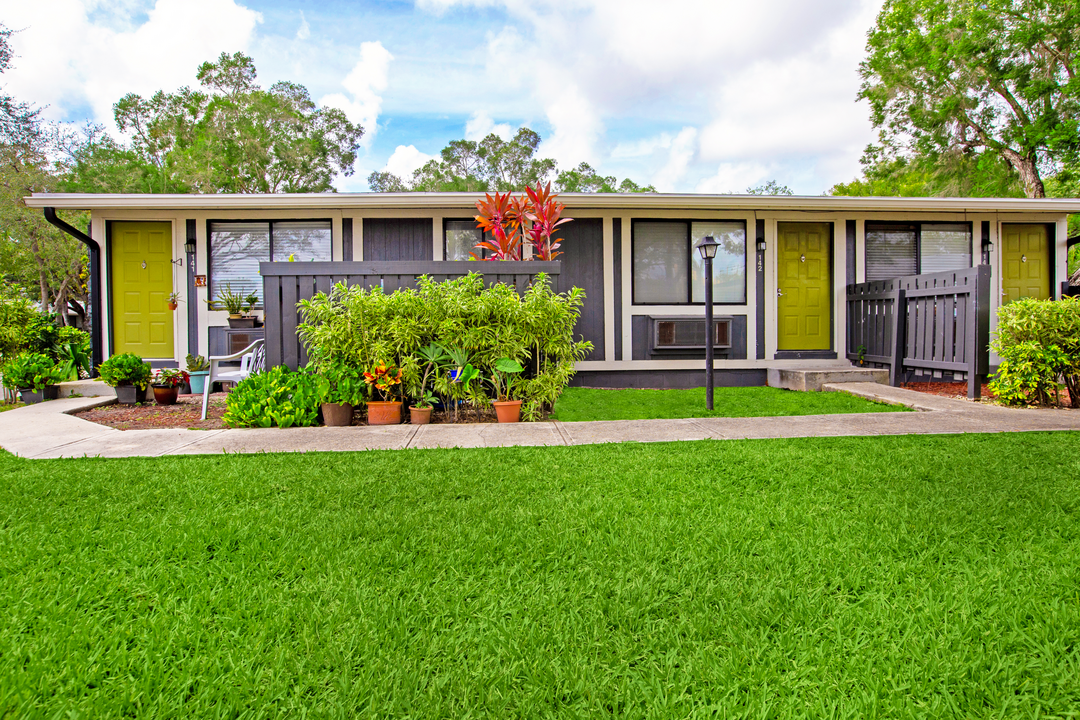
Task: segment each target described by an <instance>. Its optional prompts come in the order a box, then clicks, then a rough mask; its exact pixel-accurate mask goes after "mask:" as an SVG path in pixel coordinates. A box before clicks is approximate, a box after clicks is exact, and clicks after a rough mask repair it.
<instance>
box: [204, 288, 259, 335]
mask: <svg viewBox="0 0 1080 720" xmlns="http://www.w3.org/2000/svg"><path fill="white" fill-rule="evenodd" d="M248 297H250V295H241V294H240V293H238V292H233V289H232V286H231V285H230V284H229V283H225V284H224V285H223V286H221V288H220V289H219V290H218V294H217V297H216V298H214V299H213V300H207V301H206V304H207V305H209V306H210V309H211V310H224V311H225V312H227V313H229V327H231V328H250V327H255V319H254V318H246V317H244V307H245V305H247V299H248ZM256 299H258V298H256Z"/></svg>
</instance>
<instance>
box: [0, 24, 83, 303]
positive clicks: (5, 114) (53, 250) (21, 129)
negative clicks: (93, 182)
mask: <svg viewBox="0 0 1080 720" xmlns="http://www.w3.org/2000/svg"><path fill="white" fill-rule="evenodd" d="M11 33H12V31H11V30H9V29H8V28H7V27H5V26H3V25H2V24H0V73H2V72H4V71H6V70H7V69H8V68H10V67H11V62H12V59H13V57H14V55H13V53H12V51H11V46H10V45H9V44H8V39H9V38H10V37H11ZM52 140H53V135H52V134H51V133H49V132H47V129H46V128H45V127H44V126H43V124H42V122H41V119H40V116H39V111H38V110H36V109H35V108H33V107H31V106H30V105H28V104H26V103H22V102H18V101H17V100H15V99H14V98H12V97H10V96H6V95H4V96H0V274H2V280H3V282H4V283H5V285H7V286H9V287H10V286H17V287H21V288H23V289H25V290H27V291H29V292H34V289H36V293H35V294H36V295H37V297H38V299H39V302H40V305H41V309H42V310H43V311H49V310H51V309H54V308H55V309H56V310H58V311H62V312H61V313H60V316H61V318H62V319H63V320H65V321H66V319H67V311H68V310H73V311H74V312H75V313H76V314H78V315H80V316H82V317H83V318H85V315H86V313H85V310H84V308H85V306H86V294H87V288H86V255H85V252H84V249H83V246H82V245H81V244H79V243H78V242H77V241H75V240H74V239H72V238H70V237H68V236H67V235H65V234H64V233H62V232H60V231H59V230H57V229H56V228H54V227H53V226H51V225H49V224H48V223H47V222H46V221H45V218H44V217H43V216H42V214H41V212H40V211H38V210H31V209H30V208H27V207H26V204H25V202H24V198H25V197H26V196H27V195H29V194H31V193H33V192H43V191H47V190H52V189H54V188H55V178H54V177H53V175H52V174H51V172H50V169H51V168H50V163H49V158H48V150H49V149H50V143H51V141H52ZM76 222H78V221H76Z"/></svg>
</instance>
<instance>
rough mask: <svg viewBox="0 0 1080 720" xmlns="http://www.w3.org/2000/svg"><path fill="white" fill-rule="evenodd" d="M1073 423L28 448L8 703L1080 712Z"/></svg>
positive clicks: (576, 711)
mask: <svg viewBox="0 0 1080 720" xmlns="http://www.w3.org/2000/svg"><path fill="white" fill-rule="evenodd" d="M1077 440H1078V438H1077V434H1076V433H1054V434H1051V433H1046V434H1003V435H969V436H940V437H912V436H908V437H879V438H815V439H797V440H769V441H721V442H718V441H703V442H696V443H669V444H623V445H602V446H586V447H556V448H507V449H489V450H422V451H404V452H401V451H399V452H392V451H388V452H381V451H372V452H365V453H339V454H333V453H327V454H311V455H248V456H235V455H233V456H214V457H180V458H156V459H129V460H100V459H84V460H62V461H25V460H19V459H15V458H12V457H11V456H7V455H0V717H12V718H15V717H65V718H66V717H114V716H122V715H125V716H126V715H131V716H139V717H155V718H174V717H175V718H180V717H183V718H188V717H225V716H228V717H238V716H244V717H253V718H254V717H264V716H279V715H286V714H287V715H297V716H299V715H301V713H302V712H303V711H306V712H307V713H308V714H310V715H312V716H317V717H342V718H350V717H412V718H427V717H432V718H434V717H440V718H441V717H492V718H508V717H530V718H531V717H590V718H592V717H610V716H620V717H641V718H669V717H670V718H685V717H725V718H727V717H776V718H804V717H853V718H855V717H857V718H863V717H878V718H906V717H927V718H939V717H970V718H979V717H994V718H1000V717H1010V718H1011V717H1036V716H1041V717H1046V716H1053V717H1074V716H1075V715H1076V714H1077V713H1078V712H1080V682H1078V681H1077V678H1078V677H1080V479H1078V478H1080V460H1078V454H1077V452H1076V449H1077V447H1078V443H1077Z"/></svg>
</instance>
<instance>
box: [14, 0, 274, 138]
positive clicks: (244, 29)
mask: <svg viewBox="0 0 1080 720" xmlns="http://www.w3.org/2000/svg"><path fill="white" fill-rule="evenodd" d="M3 5H4V6H3V17H4V23H5V24H6V25H7V26H8V27H10V28H14V29H19V30H21V31H20V32H18V33H16V34H15V35H14V36H13V37H12V40H11V44H12V47H13V48H14V50H15V52H16V54H17V55H18V57H17V58H16V61H15V68H14V69H13V70H10V71H9V72H7V73H5V75H4V83H5V85H6V89H7V91H8V92H10V93H12V94H13V95H15V96H16V97H19V98H23V99H32V100H33V101H34V102H35V103H38V104H40V105H48V107H47V108H46V110H45V113H44V114H45V116H46V117H47V118H49V119H54V120H59V119H62V118H64V117H66V116H67V115H68V113H69V112H71V111H72V110H73V109H77V108H81V107H89V108H90V115H91V117H92V119H93V120H96V121H98V122H106V123H111V121H112V105H113V103H115V102H116V101H117V100H119V99H120V98H121V97H122V96H123V95H125V94H126V93H129V92H137V93H139V94H142V95H149V94H152V93H154V92H156V91H157V90H167V91H173V90H176V89H177V88H179V87H180V86H182V85H192V84H194V83H195V71H196V69H197V68H198V66H199V65H200V64H201V63H203V62H205V61H206V60H208V59H211V58H216V57H217V56H218V55H220V54H221V53H222V52H230V53H232V52H236V51H238V50H246V49H247V48H248V47H249V46H250V44H251V41H252V37H253V35H254V33H255V29H256V27H257V25H258V24H259V23H260V22H262V15H261V14H260V13H258V12H255V11H254V10H250V9H248V8H247V7H244V6H243V5H240V4H238V3H237V2H235V1H234V0H157V2H155V3H154V4H153V6H152V7H149V8H148V9H147V10H146V18H145V21H143V22H142V23H141V24H135V22H134V20H133V19H134V18H137V17H140V16H139V15H138V13H137V12H136V9H135V6H134V4H133V3H127V4H122V3H121V4H118V5H117V6H110V5H105V4H98V3H84V2H80V1H79V0H53V1H51V2H48V3H44V2H36V3H35V2H4V3H3ZM90 9H93V10H94V11H96V13H97V14H96V15H95V18H94V20H93V21H91V19H90V18H89V16H88V11H89V10H90Z"/></svg>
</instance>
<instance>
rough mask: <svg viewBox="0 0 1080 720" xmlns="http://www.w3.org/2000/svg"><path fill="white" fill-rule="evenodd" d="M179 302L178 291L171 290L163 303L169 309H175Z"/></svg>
mask: <svg viewBox="0 0 1080 720" xmlns="http://www.w3.org/2000/svg"><path fill="white" fill-rule="evenodd" d="M179 304H180V293H178V292H176V291H173V292H171V293H169V296H168V297H167V298H166V299H165V305H166V306H167V307H168V308H169V309H170V310H175V309H176V308H177V307H178V306H179Z"/></svg>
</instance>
